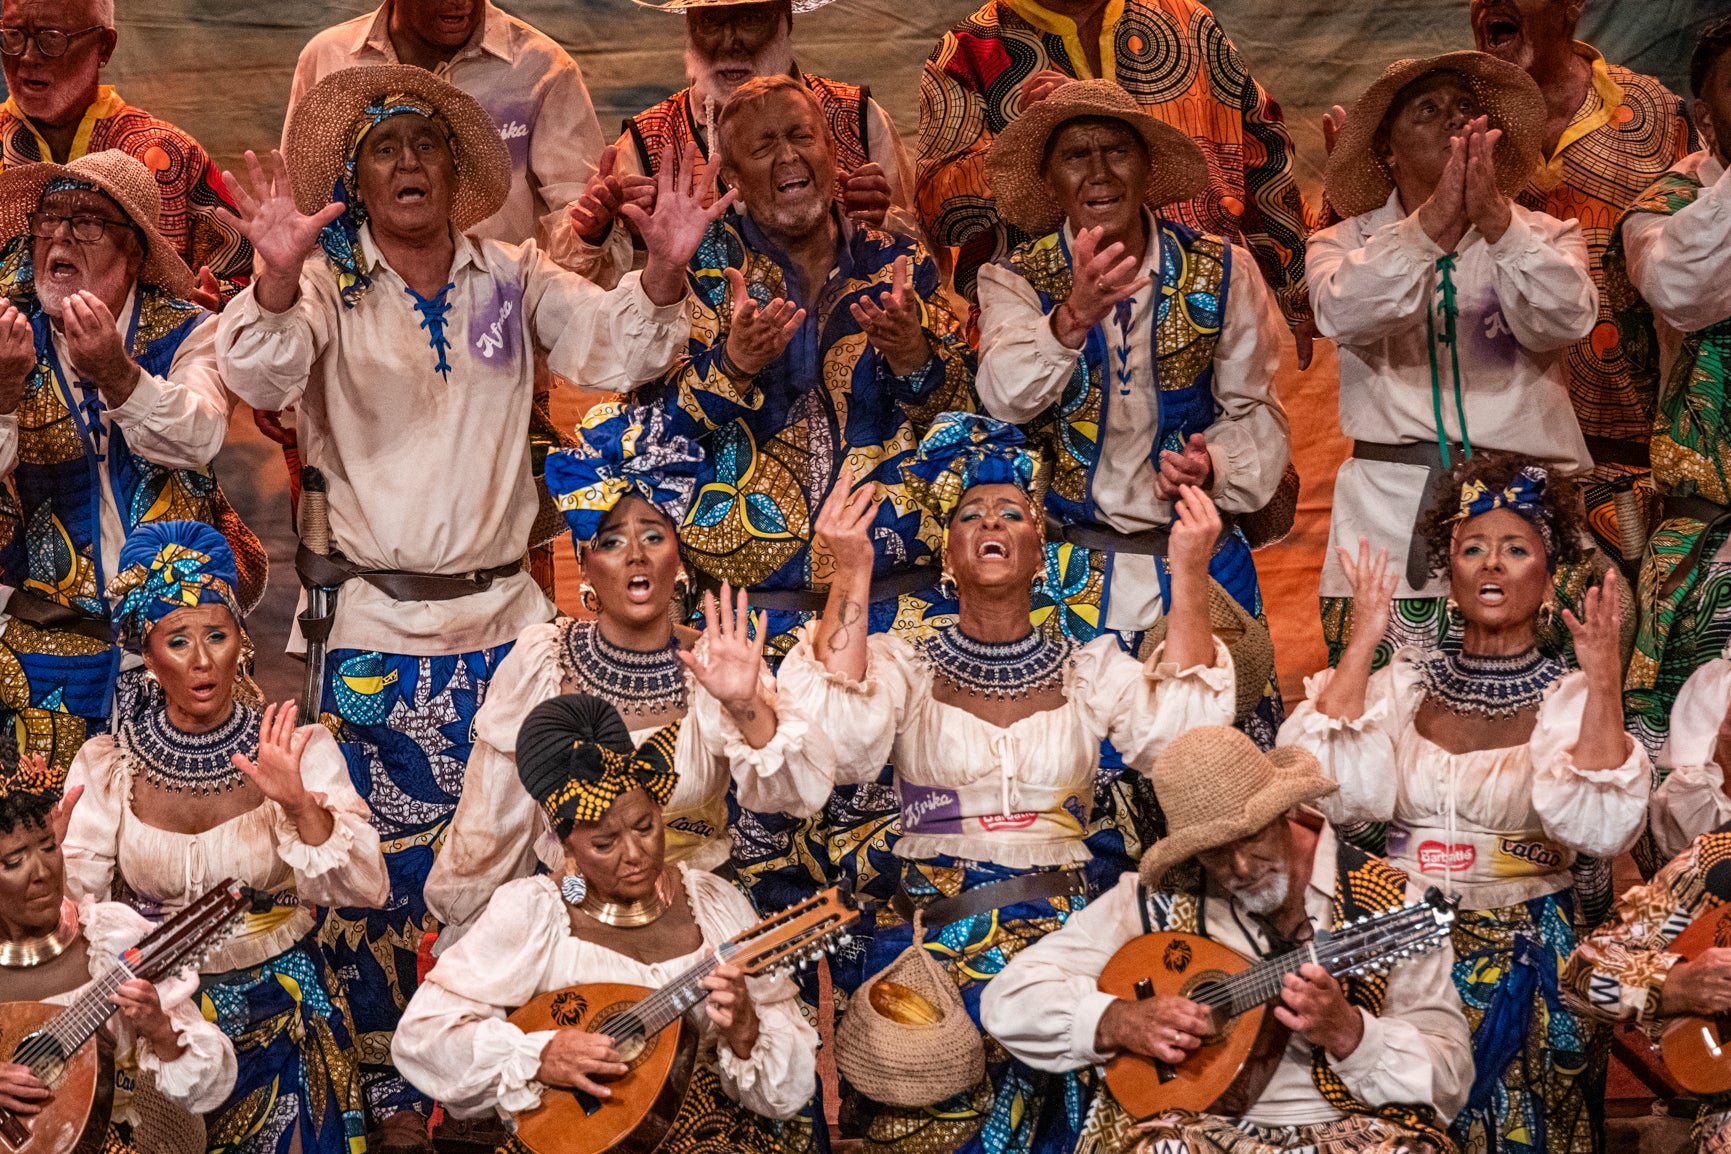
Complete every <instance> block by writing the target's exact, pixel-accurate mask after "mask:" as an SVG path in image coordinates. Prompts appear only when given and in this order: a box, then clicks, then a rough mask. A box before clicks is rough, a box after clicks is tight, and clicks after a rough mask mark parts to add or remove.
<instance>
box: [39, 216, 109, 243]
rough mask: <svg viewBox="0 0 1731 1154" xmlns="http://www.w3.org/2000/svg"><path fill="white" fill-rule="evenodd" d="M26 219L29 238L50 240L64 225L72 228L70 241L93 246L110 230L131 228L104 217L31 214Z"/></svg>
mask: <svg viewBox="0 0 1731 1154" xmlns="http://www.w3.org/2000/svg"><path fill="white" fill-rule="evenodd" d="M28 219H29V221H30V235H31V236H39V237H42V238H43V239H44V240H48V239H52V238H53V237H54V236H56V235H58V234H59V232H60V226H61V225H63V224H65V225H70V226H72V239H73V240H75V241H77V242H78V243H79V244H95V243H96V242H97V241H99V240H101V239H102V236H103V234H104V233H106V232H107V231H108V230H109V229H111V228H120V229H130V228H131V227H132V225H131V224H130V223H128V222H127V221H124V220H109V219H108V218H107V217H105V216H57V215H55V214H53V213H47V212H33V213H31V214H30V216H29V217H28Z"/></svg>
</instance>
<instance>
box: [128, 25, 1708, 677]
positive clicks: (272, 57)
mask: <svg viewBox="0 0 1731 1154" xmlns="http://www.w3.org/2000/svg"><path fill="white" fill-rule="evenodd" d="M373 7H374V5H373V4H369V3H364V2H357V0H335V2H332V0H252V2H249V3H240V2H238V0H119V3H117V4H116V8H117V9H118V12H117V16H118V24H119V31H120V46H119V49H118V50H117V52H116V53H115V57H114V60H113V62H112V63H111V64H110V66H109V69H108V77H107V79H108V80H109V81H111V82H112V83H114V84H115V85H116V86H117V88H118V89H119V90H120V93H121V94H122V95H123V96H124V97H126V99H127V100H129V101H130V102H132V103H134V104H137V105H140V106H142V107H144V108H147V109H149V110H150V111H151V112H152V113H154V114H155V115H157V116H159V117H162V118H164V119H166V120H170V121H173V122H174V123H176V124H179V125H180V126H181V127H183V128H185V129H187V130H188V131H189V132H191V133H192V134H193V135H195V136H196V137H198V138H199V140H200V141H201V142H202V143H203V144H204V146H205V148H206V149H207V150H208V151H209V152H210V153H211V154H212V155H213V156H215V157H216V158H217V159H218V161H219V162H220V163H221V164H223V165H224V166H225V167H233V166H236V165H237V164H238V162H239V159H240V155H241V153H242V152H243V151H244V150H245V149H247V148H257V149H264V148H268V147H270V146H271V145H273V144H274V143H275V142H276V141H277V140H278V139H279V138H280V133H281V123H282V114H283V109H284V106H285V104H286V102H287V98H288V89H289V79H290V77H291V76H292V74H293V72H294V63H295V58H296V56H297V55H298V54H299V51H300V48H301V45H302V44H304V43H305V42H306V40H307V38H308V37H309V36H310V35H311V34H312V33H313V32H315V31H317V30H318V29H320V28H323V27H325V26H327V25H330V24H334V23H338V22H340V21H343V20H347V19H349V18H351V17H353V16H356V15H359V14H361V13H363V12H366V11H370V10H371V9H372V8H373ZM502 7H504V8H505V9H506V10H508V11H510V12H512V13H513V14H515V15H517V16H519V17H522V18H523V19H525V20H528V21H529V22H530V23H532V24H534V25H536V26H537V27H539V28H541V29H542V30H543V31H545V32H547V33H548V34H549V35H551V36H553V37H554V38H555V39H557V40H558V41H559V42H560V43H561V44H563V45H564V46H565V47H566V48H567V49H568V50H570V52H571V53H572V55H574V56H575V57H576V58H577V60H578V63H579V64H580V65H581V67H582V69H583V73H584V76H585V77H586V79H587V81H588V84H589V89H590V92H591V93H592V95H593V97H594V100H595V105H596V108H597V111H598V112H599V114H600V116H601V120H602V124H603V127H604V128H605V129H607V130H608V132H609V134H611V133H612V132H613V131H614V130H616V129H617V126H618V124H619V121H620V118H621V117H623V116H628V115H630V114H632V113H634V112H637V111H639V110H640V109H642V108H644V107H647V106H648V105H650V104H652V103H654V102H656V101H658V100H660V99H661V98H663V97H664V96H666V95H667V94H668V93H669V92H671V91H673V90H675V89H676V88H679V87H681V86H683V84H684V78H683V63H682V20H681V19H680V18H679V17H678V16H676V15H672V14H668V13H661V12H654V11H650V10H647V9H645V8H643V7H640V6H638V5H637V4H635V3H632V2H631V0H505V3H504V4H503V5H502ZM974 7H976V3H975V0H909V2H906V3H896V2H895V0H839V2H838V3H835V4H832V5H830V6H829V7H826V8H823V9H820V10H818V11H816V12H813V13H809V14H807V15H803V16H800V17H797V18H796V20H795V23H794V42H795V45H796V48H797V52H798V58H799V61H800V63H801V65H802V66H803V67H805V68H807V69H808V70H811V71H815V72H820V73H823V74H825V75H829V76H833V77H836V78H837V79H840V80H846V81H850V82H854V83H864V84H869V85H870V86H871V88H872V91H873V93H874V94H875V95H876V96H877V98H878V100H879V101H880V102H882V103H883V104H884V106H885V107H886V108H887V109H888V110H889V111H890V113H891V115H892V116H894V117H895V119H896V121H897V123H898V125H899V126H900V128H901V131H902V134H903V136H904V137H905V138H906V139H907V141H908V144H909V147H910V148H912V147H913V144H914V141H915V139H916V136H917V110H918V99H919V97H918V90H919V71H920V65H921V63H922V62H923V61H924V59H925V57H926V55H927V54H928V53H929V52H930V51H931V48H932V46H933V45H934V44H935V43H936V42H937V40H938V38H939V37H940V36H941V35H942V33H943V31H944V29H945V28H946V27H948V26H949V25H950V24H951V23H953V22H954V21H955V20H957V19H959V18H960V17H962V16H964V15H966V14H967V13H968V12H969V11H971V10H972V9H973V8H974ZM1215 11H1216V14H1217V15H1218V16H1219V18H1220V21H1221V23H1222V24H1223V25H1224V26H1225V28H1226V31H1227V33H1228V34H1229V35H1230V36H1231V37H1232V39H1233V40H1234V42H1235V43H1236V44H1237V45H1238V48H1239V50H1240V51H1241V52H1242V53H1243V55H1244V56H1245V58H1246V59H1247V60H1248V62H1249V64H1250V67H1251V70H1252V72H1253V73H1254V74H1255V76H1256V77H1257V79H1258V80H1259V81H1261V83H1262V84H1263V86H1264V87H1265V88H1267V89H1268V90H1269V91H1271V92H1272V93H1273V94H1274V96H1275V97H1276V99H1278V100H1279V101H1280V103H1281V104H1282V106H1283V107H1284V109H1285V111H1286V116H1287V119H1288V122H1289V123H1290V125H1291V127H1292V131H1293V135H1294V137H1295V138H1296V140H1297V143H1298V148H1299V155H1300V178H1301V180H1302V181H1303V183H1304V186H1305V192H1306V194H1307V196H1309V195H1313V194H1314V192H1315V189H1316V184H1317V180H1318V173H1319V171H1320V165H1321V163H1322V140H1321V135H1320V132H1319V131H1318V129H1317V127H1316V124H1317V119H1318V117H1320V116H1321V114H1322V113H1323V112H1324V111H1326V110H1327V108H1328V107H1329V106H1330V105H1331V104H1334V103H1336V102H1341V103H1347V102H1350V99H1351V98H1352V97H1353V96H1356V95H1357V94H1358V93H1359V92H1360V91H1362V90H1363V89H1364V88H1365V87H1366V86H1367V85H1368V84H1369V83H1370V82H1371V81H1372V80H1373V79H1374V78H1375V77H1376V76H1377V75H1378V74H1379V73H1380V72H1381V70H1382V68H1383V66H1384V65H1385V64H1387V63H1388V62H1389V61H1390V60H1393V59H1394V58H1396V57H1400V56H1414V55H1422V54H1428V53H1434V52H1440V51H1445V50H1448V49H1454V48H1462V47H1469V46H1470V44H1471V35H1470V33H1469V31H1468V27H1467V17H1466V13H1467V4H1466V0H1379V2H1377V3H1374V4H1350V3H1346V2H1344V0H1220V2H1219V3H1218V4H1216V5H1215ZM1728 12H1731V0H1622V2H1621V3H1615V2H1613V0H1589V3H1588V11H1587V14H1586V16H1585V18H1584V21H1583V34H1584V36H1585V38H1586V39H1588V40H1590V41H1591V42H1593V43H1595V44H1597V45H1598V46H1599V47H1600V49H1601V50H1603V51H1604V53H1605V55H1606V56H1607V58H1609V59H1610V60H1613V61H1615V62H1618V63H1622V64H1625V65H1627V66H1629V67H1631V68H1635V69H1637V70H1639V71H1645V72H1649V73H1652V74H1654V75H1658V76H1660V77H1662V78H1663V79H1665V80H1666V81H1667V82H1668V83H1670V84H1671V85H1672V86H1673V88H1674V89H1676V90H1677V91H1679V92H1681V91H1683V89H1684V87H1685V85H1684V75H1685V73H1686V71H1687V60H1688V52H1689V47H1690V45H1691V44H1692V43H1693V37H1694V33H1695V31H1696V30H1697V29H1698V28H1699V27H1701V26H1702V25H1704V24H1705V23H1706V22H1708V21H1709V20H1711V19H1713V18H1715V17H1716V16H1718V15H1722V14H1725V13H1728ZM1318 348H1319V353H1318V356H1317V359H1316V363H1315V364H1314V365H1313V366H1312V367H1311V369H1310V371H1309V372H1307V373H1304V374H1299V373H1298V372H1297V369H1296V366H1295V365H1294V364H1292V363H1291V358H1290V356H1289V357H1288V358H1287V363H1286V364H1285V365H1284V366H1283V369H1282V378H1281V382H1280V385H1281V395H1282V397H1283V399H1284V401H1285V403H1286V405H1287V408H1288V410H1289V411H1290V412H1291V413H1292V415H1293V438H1294V445H1295V457H1296V460H1297V462H1298V466H1299V469H1300V471H1301V473H1302V474H1303V477H1304V492H1303V497H1302V501H1301V507H1300V516H1299V523H1298V526H1297V528H1296V529H1295V531H1294V533H1293V535H1292V536H1291V538H1289V539H1288V541H1287V542H1285V543H1283V544H1282V545H1279V546H1276V547H1274V548H1272V549H1269V550H1266V551H1264V552H1263V553H1261V554H1259V555H1258V564H1259V566H1260V567H1261V569H1262V571H1263V574H1264V588H1265V590H1266V592H1267V597H1268V602H1269V615H1270V617H1271V619H1272V621H1273V626H1274V636H1275V643H1276V649H1277V653H1278V656H1279V663H1280V670H1281V675H1282V680H1283V682H1284V683H1285V685H1286V688H1287V691H1288V694H1289V695H1291V694H1292V693H1294V692H1297V691H1298V690H1299V688H1300V686H1299V679H1300V678H1301V677H1302V676H1303V675H1304V674H1306V673H1308V672H1310V671H1311V670H1313V669H1315V668H1316V667H1317V666H1319V665H1320V664H1321V663H1322V659H1323V651H1322V644H1321V634H1320V630H1319V628H1318V625H1317V606H1316V579H1317V573H1318V571H1319V569H1320V566H1321V550H1322V546H1323V543H1324V542H1325V541H1326V540H1327V532H1328V513H1327V510H1328V502H1329V496H1330V493H1331V489H1332V480H1333V476H1334V471H1335V468H1336V467H1337V466H1338V465H1339V462H1340V461H1341V459H1342V458H1343V455H1344V441H1343V440H1342V439H1341V437H1340V435H1339V432H1338V429H1337V421H1336V396H1335V363H1334V359H1333V356H1332V353H1331V352H1330V351H1328V350H1327V349H1326V348H1324V347H1323V346H1321V345H1319V346H1318ZM403 419H404V420H405V421H412V420H413V419H414V414H413V413H404V414H403ZM232 428H233V435H232V437H231V443H230V445H229V446H228V447H227V448H226V449H225V450H224V453H223V457H222V458H221V459H220V460H219V462H218V468H219V472H220V475H221V477H222V479H223V482H224V485H225V487H226V488H227V489H228V490H229V492H230V494H231V495H232V497H233V499H234V501H235V504H236V505H237V507H239V508H240V510H241V511H242V514H243V515H244V516H246V517H247V519H248V520H249V521H250V522H251V523H252V524H253V525H254V526H255V527H256V528H257V529H258V530H259V532H260V534H261V536H263V537H265V539H266V540H267V541H268V542H269V543H270V545H271V553H272V561H273V573H272V581H271V593H270V595H269V597H268V598H267V604H266V605H265V606H264V607H262V608H261V610H260V611H259V613H258V614H256V615H255V617H254V620H253V621H252V622H251V627H252V631H253V634H254V637H255V640H256V642H257V645H258V650H259V656H260V665H261V668H260V681H261V682H262V683H263V684H264V686H265V688H266V690H267V692H269V693H270V694H271V695H272V696H273V697H276V698H278V699H280V698H283V697H286V696H292V695H293V694H294V693H295V691H296V685H297V681H298V677H299V666H298V664H297V663H295V662H292V661H289V660H287V659H286V658H284V657H282V655H281V649H282V640H283V639H284V638H285V637H286V635H287V627H288V619H289V616H290V614H291V613H292V612H293V604H294V596H295V592H296V586H295V581H294V576H293V569H292V565H291V558H292V556H293V544H292V538H291V536H290V532H289V525H288V515H287V498H286V495H285V491H284V476H283V469H282V465H281V458H280V457H279V456H278V455H277V453H276V450H275V446H273V445H270V444H269V443H267V442H265V441H263V439H262V438H260V437H259V436H258V435H257V434H256V432H254V431H253V429H252V422H251V420H250V418H249V417H248V415H247V414H246V413H245V412H244V411H242V412H241V413H239V414H237V416H236V419H235V420H234V421H233V422H232ZM434 467H436V465H435V466H434ZM568 567H569V566H567V568H568ZM561 575H562V577H563V576H564V574H563V572H562V574H561ZM563 584H564V582H562V585H563ZM561 603H562V604H566V605H567V607H568V608H572V609H575V607H576V605H575V599H574V598H569V597H564V596H562V597H561Z"/></svg>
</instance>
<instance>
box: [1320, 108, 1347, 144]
mask: <svg viewBox="0 0 1731 1154" xmlns="http://www.w3.org/2000/svg"><path fill="white" fill-rule="evenodd" d="M1345 131H1346V109H1344V108H1342V107H1341V106H1340V105H1338V104H1336V105H1335V106H1334V107H1333V108H1331V109H1329V110H1328V111H1327V112H1325V113H1323V114H1322V152H1323V155H1324V156H1332V155H1334V146H1335V143H1336V142H1337V141H1339V140H1340V134H1341V133H1343V132H1345Z"/></svg>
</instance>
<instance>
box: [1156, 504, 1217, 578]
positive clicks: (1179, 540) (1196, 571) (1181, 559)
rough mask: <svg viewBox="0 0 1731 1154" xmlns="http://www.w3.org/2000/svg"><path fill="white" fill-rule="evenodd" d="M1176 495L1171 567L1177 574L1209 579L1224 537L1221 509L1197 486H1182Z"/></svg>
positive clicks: (1169, 546)
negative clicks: (1211, 563)
mask: <svg viewBox="0 0 1731 1154" xmlns="http://www.w3.org/2000/svg"><path fill="white" fill-rule="evenodd" d="M1173 496H1174V497H1175V498H1176V499H1177V500H1176V503H1175V504H1174V506H1173V509H1172V512H1173V514H1174V516H1173V519H1172V528H1171V530H1170V531H1169V533H1168V538H1167V544H1166V565H1167V568H1168V569H1169V570H1170V571H1171V572H1172V573H1173V574H1174V575H1177V574H1179V573H1183V574H1185V575H1187V576H1192V577H1196V576H1200V577H1203V578H1206V577H1207V576H1208V563H1209V562H1210V561H1212V560H1213V559H1214V545H1215V543H1216V542H1218V541H1219V540H1220V529H1221V524H1220V510H1219V509H1217V508H1215V506H1214V502H1213V501H1212V500H1211V499H1210V498H1209V496H1208V494H1207V493H1205V492H1203V491H1202V490H1201V489H1199V488H1197V487H1195V486H1194V485H1180V486H1179V487H1178V490H1177V492H1175V493H1174V494H1173Z"/></svg>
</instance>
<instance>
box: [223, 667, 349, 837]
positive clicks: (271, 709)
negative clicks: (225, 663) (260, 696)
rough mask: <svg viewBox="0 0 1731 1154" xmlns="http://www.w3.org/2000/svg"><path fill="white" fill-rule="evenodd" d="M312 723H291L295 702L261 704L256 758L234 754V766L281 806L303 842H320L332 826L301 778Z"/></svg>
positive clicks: (328, 835) (329, 815) (333, 826)
mask: <svg viewBox="0 0 1731 1154" xmlns="http://www.w3.org/2000/svg"><path fill="white" fill-rule="evenodd" d="M316 729H317V727H316V726H312V725H307V726H302V727H301V728H298V729H297V728H296V727H295V704H294V702H292V701H285V702H283V703H282V704H281V705H280V706H278V705H267V706H265V711H264V718H263V720H262V721H261V722H260V723H259V734H258V761H257V762H254V761H253V760H252V759H251V758H249V757H247V756H246V755H245V754H242V753H237V754H234V755H233V757H234V764H235V767H236V768H238V769H239V770H241V771H242V772H243V773H245V774H246V775H247V776H248V777H250V778H251V779H252V781H253V784H254V785H256V786H258V790H259V792H260V793H262V794H264V795H265V797H267V798H269V799H270V800H271V801H274V802H276V803H277V804H278V805H280V806H282V809H283V812H284V813H285V814H287V815H288V817H289V820H290V821H292V822H294V824H295V829H296V830H297V831H298V832H299V834H300V838H301V840H302V841H303V842H305V843H306V844H307V845H323V844H324V841H325V839H326V838H328V837H330V835H331V831H332V829H333V828H335V824H334V819H333V818H332V817H331V813H330V811H329V810H328V809H326V808H325V807H324V805H323V804H322V803H321V800H320V798H319V797H318V796H317V795H316V794H312V793H308V792H307V788H306V786H305V784H303V780H302V778H301V757H302V755H303V754H305V753H306V748H307V742H308V741H310V740H311V739H312V735H313V733H314V731H315V730H316Z"/></svg>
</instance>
